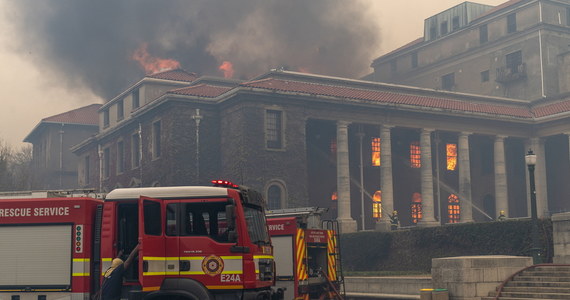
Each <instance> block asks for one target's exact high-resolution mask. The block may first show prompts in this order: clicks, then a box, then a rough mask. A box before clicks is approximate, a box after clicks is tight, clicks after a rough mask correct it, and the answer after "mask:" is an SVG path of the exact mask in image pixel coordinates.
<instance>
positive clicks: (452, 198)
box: [447, 194, 461, 223]
mask: <svg viewBox="0 0 570 300" xmlns="http://www.w3.org/2000/svg"><path fill="white" fill-rule="evenodd" d="M447 202H448V204H447V217H448V219H449V223H459V218H460V216H461V207H460V206H459V198H458V197H457V195H455V194H451V195H449V197H448V198H447Z"/></svg>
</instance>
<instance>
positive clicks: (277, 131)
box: [265, 110, 283, 149]
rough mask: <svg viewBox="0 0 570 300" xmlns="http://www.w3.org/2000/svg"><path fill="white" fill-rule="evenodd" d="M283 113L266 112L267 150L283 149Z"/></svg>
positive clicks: (275, 111)
mask: <svg viewBox="0 0 570 300" xmlns="http://www.w3.org/2000/svg"><path fill="white" fill-rule="evenodd" d="M282 119H283V113H282V112H281V111H278V110H268V111H267V112H266V121H265V122H266V124H265V128H266V131H265V136H266V145H267V148H272V149H280V148H282V147H283V142H282V139H283V120H282Z"/></svg>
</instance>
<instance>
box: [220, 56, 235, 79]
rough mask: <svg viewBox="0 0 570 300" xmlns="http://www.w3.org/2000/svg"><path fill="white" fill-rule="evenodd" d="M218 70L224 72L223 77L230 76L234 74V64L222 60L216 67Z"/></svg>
mask: <svg viewBox="0 0 570 300" xmlns="http://www.w3.org/2000/svg"><path fill="white" fill-rule="evenodd" d="M218 70H220V71H223V72H224V78H232V77H233V76H234V65H233V64H232V63H231V62H229V61H227V60H224V62H223V63H222V64H221V65H220V66H219V67H218Z"/></svg>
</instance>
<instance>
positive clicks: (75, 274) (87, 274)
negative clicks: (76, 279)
mask: <svg viewBox="0 0 570 300" xmlns="http://www.w3.org/2000/svg"><path fill="white" fill-rule="evenodd" d="M89 275H90V274H89V273H71V276H89Z"/></svg>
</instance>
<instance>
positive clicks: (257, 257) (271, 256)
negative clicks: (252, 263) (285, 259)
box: [253, 255, 273, 259]
mask: <svg viewBox="0 0 570 300" xmlns="http://www.w3.org/2000/svg"><path fill="white" fill-rule="evenodd" d="M260 258H266V259H273V255H254V256H253V259H260Z"/></svg>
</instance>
